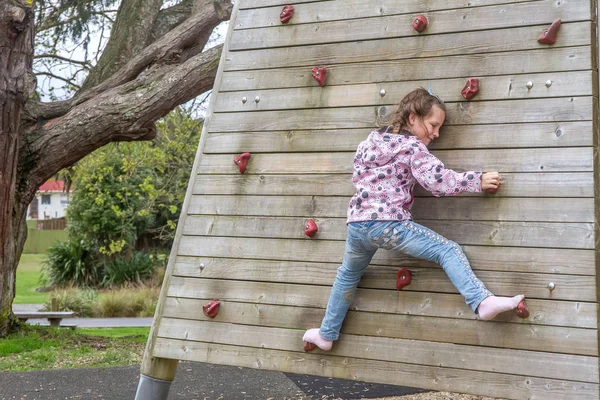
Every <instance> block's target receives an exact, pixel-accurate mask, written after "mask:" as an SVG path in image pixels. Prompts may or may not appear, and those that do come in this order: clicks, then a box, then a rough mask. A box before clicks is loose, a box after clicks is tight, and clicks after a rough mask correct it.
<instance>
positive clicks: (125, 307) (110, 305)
mask: <svg viewBox="0 0 600 400" xmlns="http://www.w3.org/2000/svg"><path fill="white" fill-rule="evenodd" d="M158 294H159V289H158V288H148V287H143V288H139V289H136V290H131V289H120V290H115V291H111V292H109V293H107V294H105V295H103V296H100V298H99V299H98V304H97V307H96V314H97V316H98V317H105V318H111V317H112V318H114V317H152V316H153V315H154V311H155V309H156V304H157V302H158Z"/></svg>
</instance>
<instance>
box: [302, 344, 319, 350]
mask: <svg viewBox="0 0 600 400" xmlns="http://www.w3.org/2000/svg"><path fill="white" fill-rule="evenodd" d="M316 348H317V345H316V344H314V343H311V342H304V351H306V352H309V351H313V350H314V349H316Z"/></svg>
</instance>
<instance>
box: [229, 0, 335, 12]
mask: <svg viewBox="0 0 600 400" xmlns="http://www.w3.org/2000/svg"><path fill="white" fill-rule="evenodd" d="M329 1H332V2H333V1H335V0H321V1H317V0H294V4H303V3H318V4H325V3H327V2H329ZM288 3H289V0H240V6H239V7H240V10H242V9H247V8H258V7H269V6H279V5H281V6H283V5H286V4H288Z"/></svg>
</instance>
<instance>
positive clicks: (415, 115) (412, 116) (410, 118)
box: [408, 112, 417, 125]
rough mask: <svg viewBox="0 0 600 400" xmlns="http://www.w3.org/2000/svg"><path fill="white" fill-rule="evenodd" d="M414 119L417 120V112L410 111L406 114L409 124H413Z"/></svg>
mask: <svg viewBox="0 0 600 400" xmlns="http://www.w3.org/2000/svg"><path fill="white" fill-rule="evenodd" d="M416 120H417V114H415V113H412V112H411V113H410V114H409V116H408V123H409V124H410V125H414V123H415V121H416Z"/></svg>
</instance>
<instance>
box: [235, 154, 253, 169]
mask: <svg viewBox="0 0 600 400" xmlns="http://www.w3.org/2000/svg"><path fill="white" fill-rule="evenodd" d="M249 159H250V153H242V154H240V155H239V156H237V157H236V158H234V159H233V162H234V163H235V165H237V166H238V167H239V168H240V173H242V174H243V173H244V172H246V165H248V160H249Z"/></svg>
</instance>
